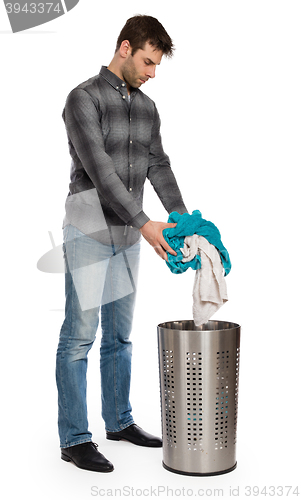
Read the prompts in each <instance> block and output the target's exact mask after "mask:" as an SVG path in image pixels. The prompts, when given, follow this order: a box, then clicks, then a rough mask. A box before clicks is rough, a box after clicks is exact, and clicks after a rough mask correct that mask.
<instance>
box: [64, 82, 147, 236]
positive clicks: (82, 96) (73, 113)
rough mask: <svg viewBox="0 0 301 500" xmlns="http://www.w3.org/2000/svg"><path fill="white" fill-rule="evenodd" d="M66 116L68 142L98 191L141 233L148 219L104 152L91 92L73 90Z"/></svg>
mask: <svg viewBox="0 0 301 500" xmlns="http://www.w3.org/2000/svg"><path fill="white" fill-rule="evenodd" d="M63 116H64V121H65V125H66V130H67V135H68V138H69V140H70V141H71V143H72V145H73V147H74V149H75V152H76V154H77V156H78V158H79V159H80V161H81V163H82V165H83V168H84V169H85V171H86V172H87V174H88V176H89V177H90V179H91V181H92V182H93V184H94V186H95V187H96V189H97V191H98V192H99V193H100V194H101V196H102V197H103V198H104V199H105V201H106V203H107V205H108V206H109V207H111V208H112V209H113V210H114V212H115V213H116V214H117V215H118V216H119V217H120V218H121V219H122V220H123V221H124V222H125V224H127V225H132V226H134V227H136V228H138V229H140V227H142V226H143V225H144V224H145V223H146V222H148V220H149V218H148V217H147V215H146V214H145V213H144V212H143V211H141V208H140V207H138V205H137V204H136V203H135V200H134V199H133V197H132V195H131V193H129V192H128V190H127V189H126V187H125V185H124V184H123V182H122V181H121V179H120V178H119V176H118V175H117V173H116V170H115V167H114V163H113V161H112V159H111V157H110V156H109V155H108V154H107V153H106V151H105V146H104V139H103V135H102V130H101V124H100V116H99V112H98V110H97V107H96V105H95V103H94V102H93V100H92V98H91V96H90V95H89V94H88V92H86V91H85V90H84V89H74V90H72V92H70V94H69V96H68V98H67V101H66V105H65V109H64V115H63Z"/></svg>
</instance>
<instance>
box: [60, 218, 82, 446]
mask: <svg viewBox="0 0 301 500" xmlns="http://www.w3.org/2000/svg"><path fill="white" fill-rule="evenodd" d="M68 235H69V226H68V231H67V234H66V241H68ZM66 259H67V264H68V270H69V274H70V278H71V280H72V286H71V287H70V288H71V291H70V288H69V293H71V299H70V305H71V318H70V322H71V324H70V328H69V337H68V340H67V342H66V344H65V348H64V351H63V352H62V355H61V359H62V358H63V356H64V354H65V353H66V351H67V349H68V347H69V346H70V343H71V339H72V337H73V329H74V283H73V277H72V274H71V270H70V266H69V262H68V255H67V248H66ZM72 262H73V263H74V262H75V244H74V239H73V245H72ZM60 376H61V380H63V376H62V373H61V362H60ZM62 396H63V402H64V412H65V416H66V417H67V402H66V394H65V390H64V384H63V383H62ZM66 420H67V421H68V422H69V418H66ZM70 429H71V423H70V422H69V428H68V431H66V436H67V435H68V433H69V432H70ZM77 444H80V443H77ZM74 446H75V445H74Z"/></svg>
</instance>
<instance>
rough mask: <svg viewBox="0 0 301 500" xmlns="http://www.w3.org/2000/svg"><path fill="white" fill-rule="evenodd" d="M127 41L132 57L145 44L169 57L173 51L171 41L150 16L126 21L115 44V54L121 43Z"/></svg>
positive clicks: (141, 16) (136, 17)
mask: <svg viewBox="0 0 301 500" xmlns="http://www.w3.org/2000/svg"><path fill="white" fill-rule="evenodd" d="M124 40H128V41H129V42H130V45H131V47H132V56H133V55H134V53H135V52H136V51H137V50H138V49H143V48H144V45H145V44H146V42H148V43H149V44H150V45H152V46H153V47H155V49H157V50H161V51H162V52H163V54H164V55H166V56H168V57H171V56H172V55H173V51H174V45H173V41H172V39H171V38H170V36H169V35H168V33H167V32H166V30H165V29H164V28H163V26H162V24H161V23H159V21H158V20H157V19H156V18H154V17H151V16H143V15H137V16H134V17H131V18H130V19H128V20H127V22H126V23H125V25H124V27H123V28H122V30H121V32H120V35H119V37H118V40H117V44H116V52H117V50H119V48H120V45H121V43H122V42H123V41H124Z"/></svg>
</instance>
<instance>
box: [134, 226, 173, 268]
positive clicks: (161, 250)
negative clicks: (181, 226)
mask: <svg viewBox="0 0 301 500" xmlns="http://www.w3.org/2000/svg"><path fill="white" fill-rule="evenodd" d="M176 225H177V224H176V223H171V222H154V221H152V220H149V221H148V222H147V223H146V224H144V226H142V227H141V228H140V232H141V234H142V236H143V237H144V238H145V239H146V241H147V242H148V243H149V244H150V245H151V246H152V247H153V248H154V249H155V251H156V252H157V254H158V255H160V257H162V259H164V260H168V257H167V253H166V252H169V253H170V254H172V255H177V252H175V251H174V250H173V249H172V248H171V247H170V246H169V244H168V243H167V241H166V240H165V239H164V236H163V234H162V231H163V229H166V228H167V227H176Z"/></svg>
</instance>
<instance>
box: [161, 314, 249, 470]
mask: <svg viewBox="0 0 301 500" xmlns="http://www.w3.org/2000/svg"><path fill="white" fill-rule="evenodd" d="M158 350H159V369H160V387H161V411H162V433H163V466H164V467H165V468H166V469H168V470H170V471H172V472H177V473H180V474H187V475H196V476H202V475H215V474H223V473H226V472H230V471H232V470H234V469H235V468H236V430H237V403H238V379H239V354H240V326H239V325H237V324H236V323H229V322H225V321H208V322H207V323H205V324H204V325H202V326H201V327H199V328H196V327H195V325H194V322H193V321H192V320H191V321H190V320H188V321H172V322H167V323H161V324H160V325H158Z"/></svg>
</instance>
